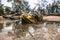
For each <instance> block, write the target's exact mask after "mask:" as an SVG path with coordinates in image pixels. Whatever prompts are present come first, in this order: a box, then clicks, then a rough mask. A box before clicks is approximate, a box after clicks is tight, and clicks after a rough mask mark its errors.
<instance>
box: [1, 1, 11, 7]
mask: <svg viewBox="0 0 60 40" xmlns="http://www.w3.org/2000/svg"><path fill="white" fill-rule="evenodd" d="M1 3H2V4H4V6H9V7H12V4H11V2H9V3H8V2H7V0H1Z"/></svg>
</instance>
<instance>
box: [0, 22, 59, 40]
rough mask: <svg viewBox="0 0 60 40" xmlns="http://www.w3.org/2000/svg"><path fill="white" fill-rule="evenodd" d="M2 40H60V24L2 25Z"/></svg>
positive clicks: (0, 30)
mask: <svg viewBox="0 0 60 40" xmlns="http://www.w3.org/2000/svg"><path fill="white" fill-rule="evenodd" d="M0 40H60V23H59V22H41V23H37V24H22V25H19V22H12V23H10V22H9V23H0Z"/></svg>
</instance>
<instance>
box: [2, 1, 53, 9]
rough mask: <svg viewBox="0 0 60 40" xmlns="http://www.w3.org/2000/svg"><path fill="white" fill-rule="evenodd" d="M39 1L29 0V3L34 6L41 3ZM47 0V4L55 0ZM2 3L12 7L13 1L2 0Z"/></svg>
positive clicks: (31, 6)
mask: <svg viewBox="0 0 60 40" xmlns="http://www.w3.org/2000/svg"><path fill="white" fill-rule="evenodd" d="M39 1H40V4H41V3H42V1H41V0H39ZM39 1H37V0H28V2H29V5H30V8H34V7H35V6H36V4H37V3H39ZM46 1H47V2H45V5H47V3H48V4H49V3H50V4H51V3H52V2H53V1H52V0H46ZM1 2H2V4H4V6H9V7H12V3H11V2H9V3H8V2H7V0H1ZM41 5H42V4H41Z"/></svg>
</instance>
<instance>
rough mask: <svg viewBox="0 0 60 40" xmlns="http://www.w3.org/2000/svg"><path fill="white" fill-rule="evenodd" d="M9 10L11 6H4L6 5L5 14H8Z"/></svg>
mask: <svg viewBox="0 0 60 40" xmlns="http://www.w3.org/2000/svg"><path fill="white" fill-rule="evenodd" d="M10 11H11V8H10V7H8V6H6V7H5V12H6V13H7V14H9V13H10Z"/></svg>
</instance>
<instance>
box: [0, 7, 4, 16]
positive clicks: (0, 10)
mask: <svg viewBox="0 0 60 40" xmlns="http://www.w3.org/2000/svg"><path fill="white" fill-rule="evenodd" d="M3 13H4V9H3V6H0V15H1V14H3Z"/></svg>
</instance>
